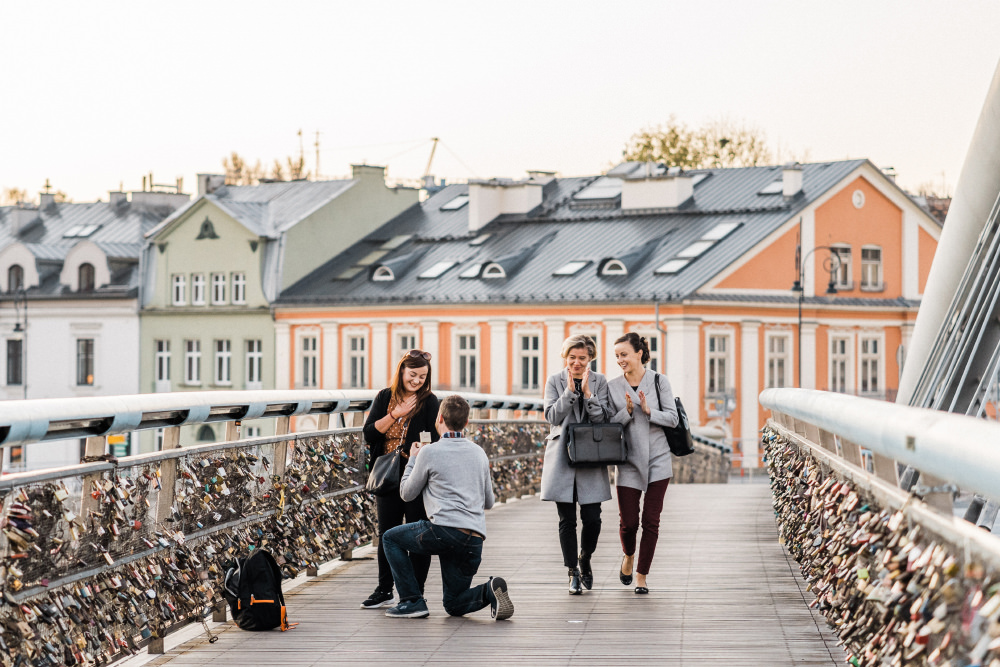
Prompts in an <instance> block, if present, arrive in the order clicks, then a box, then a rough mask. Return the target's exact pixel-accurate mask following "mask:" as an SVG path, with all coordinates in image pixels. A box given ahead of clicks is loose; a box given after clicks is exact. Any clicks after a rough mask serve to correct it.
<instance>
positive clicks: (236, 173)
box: [222, 151, 264, 185]
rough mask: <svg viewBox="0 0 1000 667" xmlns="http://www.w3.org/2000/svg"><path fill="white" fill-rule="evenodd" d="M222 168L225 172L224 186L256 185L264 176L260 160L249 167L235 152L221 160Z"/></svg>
mask: <svg viewBox="0 0 1000 667" xmlns="http://www.w3.org/2000/svg"><path fill="white" fill-rule="evenodd" d="M222 166H223V168H224V169H225V170H226V185H257V183H258V182H259V181H260V179H261V178H262V177H263V176H264V168H263V167H262V166H261V164H260V160H257V163H256V164H255V165H254V166H252V167H251V166H250V164H249V163H248V162H247V161H246V160H244V159H243V158H242V157H241V156H240V154H239V153H237V152H236V151H233V152H232V153H230V155H229V157H227V158H222Z"/></svg>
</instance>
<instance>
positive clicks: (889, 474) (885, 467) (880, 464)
mask: <svg viewBox="0 0 1000 667" xmlns="http://www.w3.org/2000/svg"><path fill="white" fill-rule="evenodd" d="M872 465H873V466H874V468H875V476H876V477H878V478H879V479H881V480H885V481H886V482H889V483H890V484H892V485H893V486H895V485H896V462H895V461H893V460H892V459H890V458H889V457H888V456H883V455H882V454H877V453H875V452H872Z"/></svg>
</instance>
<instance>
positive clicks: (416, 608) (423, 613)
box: [385, 598, 431, 618]
mask: <svg viewBox="0 0 1000 667" xmlns="http://www.w3.org/2000/svg"><path fill="white" fill-rule="evenodd" d="M430 613H431V612H430V611H428V609H427V603H426V602H424V599H423V598H418V599H416V600H410V601H409V602H400V603H399V604H397V605H396V606H395V607H389V608H388V609H386V610H385V615H386V616H389V617H390V618H427V617H428V616H430Z"/></svg>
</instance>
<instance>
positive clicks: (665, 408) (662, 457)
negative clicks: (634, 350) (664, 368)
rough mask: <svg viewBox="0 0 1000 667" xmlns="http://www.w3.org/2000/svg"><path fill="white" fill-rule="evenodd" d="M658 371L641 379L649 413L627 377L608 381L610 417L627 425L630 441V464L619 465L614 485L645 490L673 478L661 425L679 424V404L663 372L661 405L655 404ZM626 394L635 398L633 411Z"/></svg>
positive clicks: (640, 387) (626, 432)
mask: <svg viewBox="0 0 1000 667" xmlns="http://www.w3.org/2000/svg"><path fill="white" fill-rule="evenodd" d="M656 377H657V374H656V373H654V372H653V371H651V370H648V369H647V370H646V373H645V375H643V376H642V380H640V381H639V391H642V392H644V393H645V394H646V404H647V405H649V416H648V417H647V416H646V413H645V412H643V411H642V408H641V407H640V406H639V395H638V393H637V392H636V391H635V390H633V389H632V387H630V386H629V384H628V380H626V379H625V376H624V375H622V376H619V377H616V378H614V379H613V380H611V381H610V382H608V400H609V402H610V404H611V413H612V416H611V419H610V420H609V421H612V422H617V423H619V424H623V425H624V426H625V442H626V443H628V463H626V464H624V465H620V466H618V476H617V477H616V478H615V479H616V481H615V484H617V485H618V486H627V487H630V488H633V489H639V490H640V491H645V490H646V487H647V486H648V485H649V483H650V482H658V481H660V480H661V479H668V478H670V477H673V475H674V470H673V465H672V461H671V456H672V455H671V454H670V446H669V445H668V444H667V436H666V435H665V434H664V433H663V429H662V428H661V426H677V406H676V405H675V404H674V392H673V390H672V389H671V388H670V382H668V381H667V376H666V375H660V376H659V379H660V405H656V386H655V385H654V384H653V382H654V378H656ZM626 393H627V394H628V395H630V396H631V397H632V414H631V415H630V414H629V413H628V409H627V408H626V407H625V395H626Z"/></svg>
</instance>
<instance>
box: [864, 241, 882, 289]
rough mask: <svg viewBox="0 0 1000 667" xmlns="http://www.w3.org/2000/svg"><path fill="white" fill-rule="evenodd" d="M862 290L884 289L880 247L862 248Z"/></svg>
mask: <svg viewBox="0 0 1000 667" xmlns="http://www.w3.org/2000/svg"><path fill="white" fill-rule="evenodd" d="M861 289H863V290H872V291H877V290H880V289H882V248H880V247H879V246H862V247H861Z"/></svg>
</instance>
